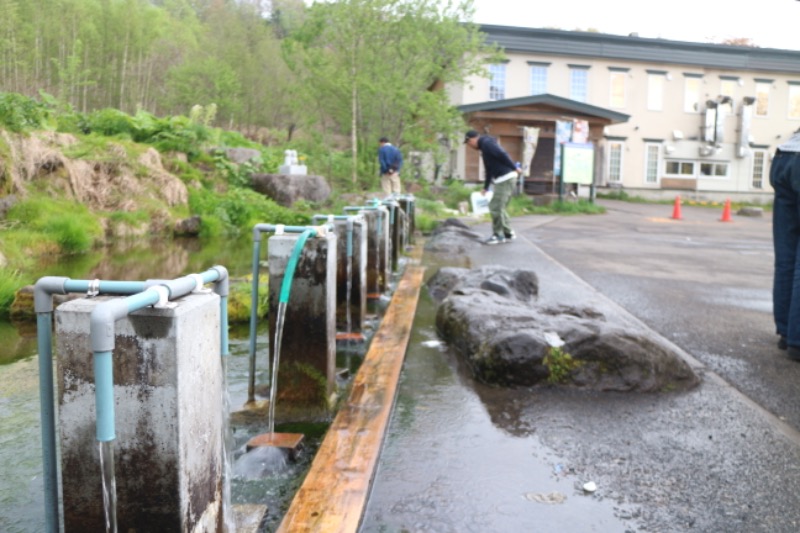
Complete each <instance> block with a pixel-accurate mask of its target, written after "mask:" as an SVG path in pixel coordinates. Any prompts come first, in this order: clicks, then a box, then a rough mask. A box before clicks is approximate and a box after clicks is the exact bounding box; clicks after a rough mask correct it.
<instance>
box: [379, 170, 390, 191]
mask: <svg viewBox="0 0 800 533" xmlns="http://www.w3.org/2000/svg"><path fill="white" fill-rule="evenodd" d="M381 189H383V192H384V193H386V194H392V176H391V175H390V174H381Z"/></svg>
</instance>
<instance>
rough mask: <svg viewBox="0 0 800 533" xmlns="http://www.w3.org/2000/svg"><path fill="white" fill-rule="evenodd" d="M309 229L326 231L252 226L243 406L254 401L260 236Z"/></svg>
mask: <svg viewBox="0 0 800 533" xmlns="http://www.w3.org/2000/svg"><path fill="white" fill-rule="evenodd" d="M323 228H325V229H323ZM309 229H313V230H314V235H316V234H317V233H318V232H319V233H320V234H324V232H325V231H326V230H327V228H326V227H325V226H320V227H311V226H285V225H283V224H256V225H255V226H253V263H252V272H253V282H252V290H251V292H250V339H249V340H250V346H249V348H250V349H249V356H250V374H249V379H248V383H247V402H246V404H245V405H247V404H253V403H254V402H255V401H256V328H257V327H258V273H259V262H260V258H261V234H262V233H275V235H283V234H284V233H299V234H301V236H302V234H303V233H305V232H306V231H308V230H309ZM307 238H308V236H306V237H305V238H304V239H303V240H302V242H303V244H305V241H306V239H307ZM301 248H302V246H301ZM295 266H296V262H295ZM287 271H288V267H287ZM292 276H294V270H292ZM285 281H286V276H284V282H285ZM287 296H288V295H287Z"/></svg>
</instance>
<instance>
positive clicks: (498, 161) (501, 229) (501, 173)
mask: <svg viewBox="0 0 800 533" xmlns="http://www.w3.org/2000/svg"><path fill="white" fill-rule="evenodd" d="M464 144H466V145H467V146H469V147H470V148H472V149H473V150H478V151H479V152H480V153H481V158H482V159H483V167H484V169H485V171H486V172H485V174H486V177H485V179H484V183H483V191H482V192H481V194H483V195H486V193H487V192H489V188H490V187H491V188H492V190H493V193H492V199H491V200H490V201H489V213H490V214H491V215H492V235H491V236H490V237H489V238H488V239H486V241H484V242H485V243H486V244H501V243H504V242H506V241H513V240H514V239H515V238H516V234H515V233H514V230H512V229H511V218H510V217H509V216H508V212H507V211H506V207H507V206H508V202H509V201H511V196H512V195H513V194H514V187H515V186H516V183H517V177H518V176H519V172H520V171H519V169H518V168H517V165H516V164H515V163H514V161H513V160H512V159H511V157H509V155H508V153H507V152H506V151H505V150H503V148H502V147H501V146H500V145H499V144H497V141H496V140H495V139H494V138H492V137H489V136H488V135H480V134H479V133H478V132H477V131H475V130H469V131H468V132H467V134H466V135H465V136H464Z"/></svg>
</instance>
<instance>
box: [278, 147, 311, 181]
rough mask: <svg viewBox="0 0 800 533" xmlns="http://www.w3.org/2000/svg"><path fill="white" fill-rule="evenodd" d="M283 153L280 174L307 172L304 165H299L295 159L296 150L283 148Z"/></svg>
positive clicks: (303, 174) (296, 174) (301, 173)
mask: <svg viewBox="0 0 800 533" xmlns="http://www.w3.org/2000/svg"><path fill="white" fill-rule="evenodd" d="M283 155H284V159H283V165H281V166H280V169H279V172H280V173H281V174H290V175H295V176H305V175H306V174H307V173H308V169H307V168H306V166H305V165H301V164H300V163H299V161H298V160H297V150H285V151H284V152H283Z"/></svg>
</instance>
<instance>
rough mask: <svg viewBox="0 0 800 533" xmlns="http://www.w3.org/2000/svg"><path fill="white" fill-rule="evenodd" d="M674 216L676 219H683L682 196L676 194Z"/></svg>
mask: <svg viewBox="0 0 800 533" xmlns="http://www.w3.org/2000/svg"><path fill="white" fill-rule="evenodd" d="M672 218H673V219H674V220H680V219H681V197H680V196H676V197H675V207H673V208H672Z"/></svg>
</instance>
